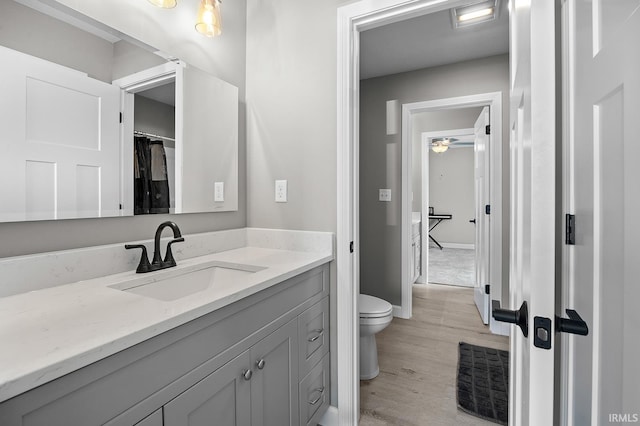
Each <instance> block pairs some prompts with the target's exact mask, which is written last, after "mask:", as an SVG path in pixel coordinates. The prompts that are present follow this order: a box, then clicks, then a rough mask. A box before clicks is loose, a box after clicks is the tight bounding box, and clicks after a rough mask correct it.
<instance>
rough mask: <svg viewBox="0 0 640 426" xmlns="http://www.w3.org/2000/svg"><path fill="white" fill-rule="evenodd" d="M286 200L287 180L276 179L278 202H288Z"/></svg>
mask: <svg viewBox="0 0 640 426" xmlns="http://www.w3.org/2000/svg"><path fill="white" fill-rule="evenodd" d="M286 202H287V181H286V180H277V181H276V203H286Z"/></svg>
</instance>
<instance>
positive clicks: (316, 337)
mask: <svg viewBox="0 0 640 426" xmlns="http://www.w3.org/2000/svg"><path fill="white" fill-rule="evenodd" d="M313 332H314V333H318V334H317V335H315V336H313V337H309V338H308V339H307V341H308V342H315V341H316V340H318V339H319V338H320V336H322V334H323V333H324V328H317V329H315V330H313Z"/></svg>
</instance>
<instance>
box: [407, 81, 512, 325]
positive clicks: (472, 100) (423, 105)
mask: <svg viewBox="0 0 640 426" xmlns="http://www.w3.org/2000/svg"><path fill="white" fill-rule="evenodd" d="M479 78H480V77H479ZM502 98H503V92H490V93H481V94H476V95H467V96H459V97H452V98H442V99H435V100H430V101H420V102H413V103H408V104H405V105H403V111H402V122H403V126H402V146H403V148H404V151H405V152H406V155H407V156H408V159H407V161H406V163H404V164H407V165H411V166H408V167H406V169H405V168H403V170H402V175H403V188H405V187H408V188H407V189H406V193H409V194H410V193H414V194H415V192H416V191H418V192H419V193H420V199H421V200H422V203H421V206H420V207H421V210H420V211H421V216H422V218H428V217H429V216H430V214H429V213H430V211H429V210H430V207H434V210H433V212H434V213H441V214H448V213H447V212H437V211H436V210H435V206H432V205H431V204H430V202H429V184H427V183H428V182H429V170H428V168H427V167H421V166H420V164H422V165H426V164H428V162H429V155H430V154H429V152H430V151H429V147H428V146H427V144H425V143H424V142H423V141H422V140H421V145H420V146H419V147H420V151H419V152H414V151H415V149H412V148H413V145H414V144H412V143H411V138H412V135H413V134H414V133H415V130H414V128H415V127H417V125H418V121H417V117H420V115H421V114H427V113H434V112H451V111H456V110H462V109H469V108H478V109H479V110H480V111H484V110H483V108H485V107H487V111H486V115H487V116H488V123H489V129H492V131H491V130H490V133H491V135H490V136H489V139H488V143H487V144H485V145H484V146H483V148H482V150H481V152H475V153H474V158H475V159H474V164H475V163H476V162H478V161H482V162H483V167H481V168H478V167H476V171H475V172H474V174H475V175H477V176H484V173H485V172H484V170H488V173H487V175H486V179H484V181H483V183H482V188H483V193H484V195H483V196H482V197H481V200H478V201H475V202H474V205H475V206H476V215H475V216H476V217H475V220H476V224H475V230H483V233H482V234H481V233H476V236H475V238H474V250H475V240H476V239H477V240H479V241H481V242H480V244H481V246H480V245H479V246H478V247H477V249H478V250H477V251H476V252H475V256H474V257H475V263H476V264H477V265H478V266H481V267H482V268H479V270H478V271H474V276H475V275H476V274H480V275H479V276H478V278H477V279H474V299H475V301H476V305H477V306H478V310H479V312H480V315H481V317H482V319H483V322H484V323H485V324H490V329H491V331H492V332H493V333H496V334H502V335H508V328H507V327H505V326H504V325H503V324H501V323H498V322H496V321H495V320H493V318H489V305H490V300H502V299H503V297H505V296H504V294H505V293H506V292H507V288H506V287H507V286H506V285H505V283H504V282H503V279H506V276H503V266H504V262H503V259H504V257H505V253H504V247H503V243H502V235H503V232H505V231H506V232H508V229H506V230H505V224H504V223H503V221H502V217H503V196H502V195H503V191H504V186H505V183H504V181H503V179H502V155H503V152H504V150H505V146H504V142H503V136H502V135H503V131H502V129H503V122H504V120H503V118H504V114H503V113H506V111H503V108H502V102H503V99H502ZM489 111H490V112H491V113H490V114H489ZM440 120H441V118H440ZM475 122H476V123H477V122H478V120H475ZM480 130H483V129H475V130H474V141H475V140H476V138H477V136H476V135H475V133H477V132H480ZM465 132H468V131H467V130H461V131H457V132H454V133H455V135H457V136H459V137H460V136H462V135H461V133H465ZM454 133H451V134H452V136H453V135H454ZM437 136H438V135H436V134H432V135H431V137H433V138H435V137H437ZM426 137H427V138H428V137H429V135H427V136H426ZM486 153H488V155H485V154H486ZM414 157H417V158H419V159H420V161H419V162H416V161H415V158H414ZM476 157H477V158H476ZM479 158H481V159H482V160H478V159H479ZM416 164H417V166H416ZM412 166H413V167H412ZM414 168H415V169H418V168H419V169H421V174H420V175H421V178H420V179H419V180H418V179H415V177H413V176H412V174H413V172H412V171H413V169H414ZM415 182H418V185H416V186H417V188H416V189H415V190H414V189H413V187H414V183H415ZM420 182H423V184H420ZM476 185H477V184H476ZM403 192H405V191H403ZM474 192H475V191H474ZM474 198H475V195H474ZM415 199H416V197H415V195H414V197H413V201H412V199H411V198H408V197H407V198H406V199H405V201H404V202H403V211H406V212H409V213H411V214H412V209H413V208H414V206H415ZM487 205H488V206H490V207H489V210H487V208H486V206H487ZM478 206H480V207H478ZM489 213H491V214H489ZM470 219H472V218H469V219H468V220H470ZM436 220H437V219H436ZM489 220H490V221H491V224H492V226H489ZM429 223H430V222H429V220H423V221H422V231H421V233H422V236H423V238H422V239H423V241H425V242H426V241H427V240H428V235H429V228H430V226H428V225H429ZM402 232H403V236H405V235H407V234H410V232H411V229H410V228H409V227H407V228H403V230H402ZM405 241H406V245H407V248H408V247H409V246H410V241H411V240H410V239H409V237H405ZM408 251H409V250H408V249H407V252H408ZM428 263H429V245H428V244H422V253H421V264H422V270H423V271H425V273H426V274H427V275H426V276H428V274H429V271H428V270H429V268H428ZM403 264H405V265H410V259H409V256H407V258H403ZM407 268H408V266H407ZM487 284H490V285H489V287H487ZM412 285H413V282H412V281H411V280H410V279H409V277H408V276H407V280H406V281H405V280H404V278H403V285H402V295H403V298H402V302H403V305H402V308H403V312H409V316H406V317H404V318H408V317H410V312H411V293H412ZM487 290H488V291H487ZM505 300H506V299H505Z"/></svg>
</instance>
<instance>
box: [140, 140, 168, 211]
mask: <svg viewBox="0 0 640 426" xmlns="http://www.w3.org/2000/svg"><path fill="white" fill-rule="evenodd" d="M133 198H134V214H154V213H155V214H157V213H169V207H170V206H169V181H168V176H167V159H166V155H165V151H164V145H163V144H162V141H157V140H153V141H152V140H150V139H149V138H146V137H143V136H136V137H135V138H134V191H133Z"/></svg>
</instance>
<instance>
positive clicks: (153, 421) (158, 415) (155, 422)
mask: <svg viewBox="0 0 640 426" xmlns="http://www.w3.org/2000/svg"><path fill="white" fill-rule="evenodd" d="M135 426H163V422H162V408H158V409H157V410H156V411H154V412H153V413H152V414H151V415H149V416H147V417H145V418H144V419H142V420H140V421H139V422H138V423H136V424H135Z"/></svg>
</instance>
